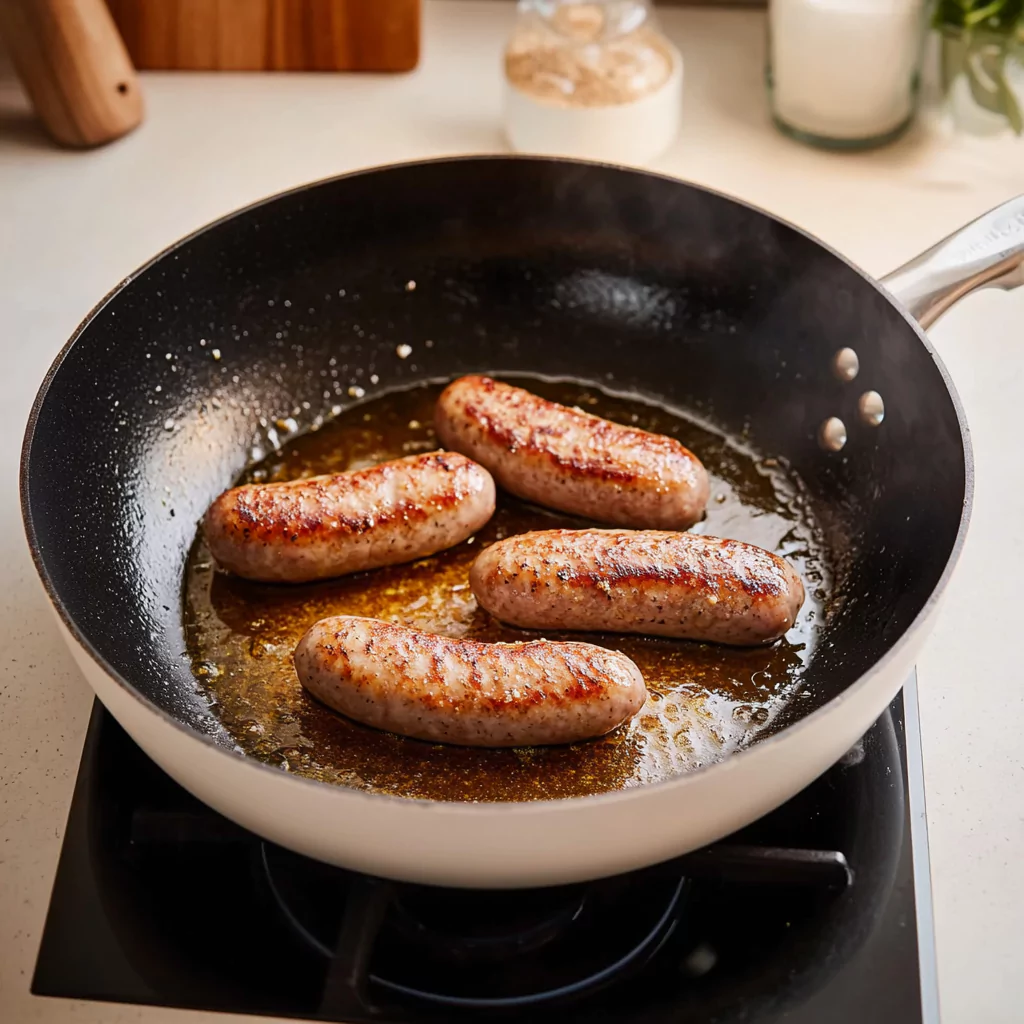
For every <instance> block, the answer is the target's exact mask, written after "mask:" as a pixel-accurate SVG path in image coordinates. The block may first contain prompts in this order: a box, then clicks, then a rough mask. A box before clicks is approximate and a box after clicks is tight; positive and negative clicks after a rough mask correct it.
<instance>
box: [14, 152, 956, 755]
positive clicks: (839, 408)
mask: <svg viewBox="0 0 1024 1024" xmlns="http://www.w3.org/2000/svg"><path fill="white" fill-rule="evenodd" d="M409 282H415V288H414V289H413V288H410V287H409ZM286 297H287V304H286V302H285V299H286ZM428 339H429V340H430V341H432V342H433V344H432V345H431V346H429V347H428V346H427V345H426V341H427V340H428ZM405 346H408V351H407V350H406V348H405ZM847 346H848V347H851V348H853V349H855V351H856V352H857V354H858V356H859V360H860V367H861V370H860V374H859V376H858V377H857V379H856V381H855V382H845V381H841V380H839V379H838V378H837V377H836V376H835V374H834V372H833V369H832V358H833V355H834V353H835V352H836V351H837V350H838V349H840V348H842V347H847ZM481 370H483V371H488V372H493V373H499V374H510V375H516V374H522V373H529V374H540V375H544V376H548V377H559V378H573V379H580V380H584V381H590V382H593V383H594V384H599V385H602V386H604V387H610V388H613V389H614V390H615V391H617V392H620V393H628V394H635V395H637V396H640V397H642V398H645V399H648V400H651V401H655V402H658V403H662V404H665V405H668V406H670V407H673V408H678V409H683V410H687V411H689V412H690V413H691V414H693V415H695V416H697V417H699V418H701V419H702V420H704V421H706V422H707V423H709V424H711V425H713V426H714V427H715V428H716V429H719V430H722V431H724V432H726V433H728V434H730V435H732V436H735V437H742V438H744V439H746V440H747V441H749V443H751V444H753V445H754V446H756V447H757V448H758V449H759V450H760V451H762V452H764V453H770V454H771V455H772V456H773V457H776V458H779V459H782V460H786V461H787V462H788V464H790V465H791V467H792V469H793V471H794V472H795V473H796V474H797V475H798V476H799V478H800V479H801V480H802V481H803V483H804V485H805V486H806V488H807V491H808V493H809V495H810V500H811V502H812V505H813V509H814V513H815V516H816V518H817V520H818V522H819V524H820V525H821V527H822V529H823V531H824V533H825V536H826V540H827V544H828V547H829V550H830V552H831V568H832V571H833V573H834V574H835V590H834V595H833V600H832V602H831V606H830V610H829V620H828V628H827V630H826V632H825V634H824V635H823V636H822V639H821V642H820V643H819V644H818V646H817V648H816V650H815V652H814V655H813V656H812V657H811V659H810V662H809V664H808V665H807V667H806V669H805V672H804V683H805V684H806V689H807V690H808V692H809V693H810V695H811V696H810V698H809V699H806V700H802V701H800V702H798V703H794V705H792V708H791V710H790V712H789V714H788V717H787V716H785V715H784V716H783V717H782V718H780V720H779V722H778V723H777V724H778V726H780V727H783V726H785V724H786V723H787V720H791V718H792V716H793V715H796V714H805V713H807V712H809V711H812V710H814V709H815V708H816V707H819V706H821V704H823V703H824V702H826V701H828V700H830V699H831V698H832V697H834V696H836V695H837V694H838V693H840V692H841V691H842V690H843V689H844V688H845V687H847V686H848V685H849V684H850V683H852V682H853V681H854V680H855V679H857V678H858V676H859V675H860V674H861V673H863V672H864V671H865V670H866V669H868V668H869V667H870V666H871V665H872V664H873V663H874V662H876V661H877V660H878V659H879V658H880V657H882V656H883V655H884V654H885V652H886V651H887V650H888V649H889V648H891V646H892V645H893V644H894V643H895V642H896V640H897V639H898V638H899V637H900V636H901V635H902V634H903V632H904V631H905V630H906V629H907V627H908V626H909V625H910V623H911V622H912V621H913V619H914V618H915V616H916V615H917V614H918V613H919V612H920V611H921V609H922V607H923V606H924V604H925V602H926V601H927V599H928V597H929V595H930V594H931V592H932V590H933V588H934V587H935V585H936V583H937V582H938V580H939V577H940V575H941V574H942V571H943V569H944V568H945V565H946V563H947V561H948V559H949V557H950V555H951V553H952V551H953V548H954V543H955V538H956V535H957V530H958V527H959V523H960V518H961V512H962V508H963V503H964V500H965V489H966V480H965V452H964V446H963V441H962V433H961V424H960V422H959V419H958V415H957V410H956V407H955V404H954V402H953V400H952V398H951V396H950V394H949V391H948V389H947V386H946V383H945V380H944V378H943V374H942V372H941V370H940V368H939V367H938V366H937V365H936V363H935V361H934V359H933V357H932V355H931V353H930V351H929V350H928V348H927V347H926V345H925V344H924V342H923V340H922V337H921V335H920V333H919V332H918V331H917V330H916V328H915V326H914V325H913V324H912V323H911V322H910V321H909V320H908V319H907V318H906V317H905V316H904V315H903V314H902V312H901V311H900V310H899V309H897V308H896V307H894V306H893V305H892V304H891V303H890V302H889V300H888V299H887V298H886V296H885V295H884V294H883V293H882V292H881V291H880V290H879V289H878V287H877V286H876V285H875V284H874V283H873V282H871V281H870V280H868V279H866V278H865V277H864V276H862V275H861V274H860V273H859V272H858V271H857V270H855V269H854V268H852V267H850V266H849V265H848V264H847V263H845V262H844V261H843V260H842V259H841V258H839V257H838V256H836V255H835V254H834V253H832V252H830V251H828V250H827V249H825V248H824V247H822V246H821V245H820V244H818V243H816V242H815V241H813V240H811V239H809V238H807V237H806V236H804V235H802V234H801V233H799V232H798V231H796V230H794V229H793V228H791V227H789V226H786V225H784V224H781V223H779V222H777V221H775V220H774V219H772V218H770V217H768V216H766V215H764V214H762V213H760V212H759V211H756V210H753V209H751V208H749V207H746V206H743V205H741V204H738V203H735V202H733V201H731V200H728V199H726V198H724V197H721V196H718V195H715V194H712V193H709V192H706V191H704V190H702V189H699V188H695V187H692V186H687V185H684V184H681V183H679V182H677V181H673V180H669V179H665V178H658V177H655V176H651V175H646V174H641V173H637V172H629V171H625V170H620V169H615V168H609V167H599V166H592V165H584V164H575V163H569V162H561V161H548V160H531V159H509V158H495V159H468V160H450V161H439V162H434V163H427V164H418V165H404V166H398V167H394V168H386V169H382V170H378V171H373V172H368V173H361V174H355V175H350V176H347V177H343V178H339V179H335V180H332V181H328V182H324V183H321V184H318V185H313V186H309V187H306V188H303V189H299V190H297V191H295V192H292V193H289V194H287V195H285V196H283V197H280V198H278V199H275V200H271V201H269V202H267V203H264V204H262V205H258V206H255V207H252V208H250V209H248V210H245V211H242V212H241V213H239V214H236V215H234V216H232V217H229V218H227V219H225V220H223V221H221V222H219V223H217V224H215V225H213V226H212V227H210V228H208V229H206V230H204V231H202V232H199V233H198V234H196V235H194V236H193V237H191V238H190V239H187V240H185V241H184V242H182V243H181V244H179V245H177V246H176V247H174V248H172V249H170V250H169V251H167V252H166V253H164V254H163V255H162V256H160V257H159V258H158V259H157V260H155V261H154V262H153V263H152V264H150V265H149V266H148V267H147V268H145V269H144V270H142V271H140V272H139V273H138V274H137V275H136V276H135V277H134V278H133V279H132V280H130V281H128V282H127V283H125V284H123V285H122V287H120V288H119V289H118V290H117V291H115V292H114V293H113V294H112V295H111V296H109V297H108V299H107V300H106V301H105V302H104V303H103V304H101V306H100V307H99V308H98V309H97V310H96V311H95V312H94V313H93V315H92V316H91V317H90V319H89V320H88V321H87V322H86V323H85V324H84V325H83V327H82V328H81V329H80V331H79V333H78V335H77V336H76V338H75V339H74V340H73V342H72V343H71V344H70V345H69V346H68V348H67V349H66V350H65V351H64V353H63V354H62V356H61V358H60V359H59V360H58V362H57V364H56V365H55V367H54V369H53V370H52V371H51V374H50V376H49V377H48V379H47V381H46V383H45V384H44V387H43V389H42V391H41V393H40V397H39V400H38V402H37V405H36V408H35V411H34V414H33V419H32V421H31V422H30V425H29V430H28V434H27V437H26V443H25V450H24V463H23V500H24V507H25V515H26V522H27V525H28V530H29V536H30V540H31V541H32V542H33V544H34V550H35V554H36V558H37V561H38V564H39V566H40V568H41V570H42V573H43V577H44V580H45V581H46V583H47V585H48V587H49V589H50V593H51V596H52V597H53V598H54V600H55V602H56V604H57V606H58V610H59V611H60V613H61V614H62V616H63V617H64V619H65V622H66V623H68V624H69V625H70V626H71V628H72V630H73V631H74V632H75V633H76V634H77V636H78V637H79V639H81V640H82V641H83V642H84V643H85V644H86V646H87V647H88V648H90V649H91V650H93V651H94V652H95V654H96V655H97V656H98V657H99V658H100V659H101V660H102V661H103V662H104V663H105V664H106V665H107V666H108V667H109V668H110V669H111V670H112V672H113V673H115V674H116V675H117V676H119V677H120V678H121V679H122V680H124V681H125V682H126V683H127V684H128V685H130V686H133V687H134V688H136V689H137V690H138V691H139V692H141V693H142V694H143V695H144V696H145V697H146V698H148V699H149V700H150V701H152V702H153V703H154V704H155V705H157V706H158V707H159V708H161V709H162V710H163V711H165V712H167V713H168V714H170V715H172V716H174V717H176V718H178V719H180V720H181V721H182V722H185V723H187V724H188V725H190V726H191V727H193V728H194V729H196V730H199V731H200V732H203V733H205V734H208V735H210V736H212V737H214V738H215V739H217V740H218V741H219V742H222V743H224V744H226V745H229V746H230V745H233V744H232V741H231V739H230V737H228V736H227V735H226V734H225V732H224V730H223V729H222V728H221V726H220V725H219V723H218V720H217V718H216V717H215V716H214V715H213V714H212V713H211V711H210V708H209V705H208V703H207V700H206V697H205V695H204V694H203V692H202V690H201V689H200V688H199V686H198V684H197V681H196V679H195V677H194V676H193V674H192V669H191V665H190V661H189V658H188V656H187V652H186V649H185V646H186V645H185V639H184V634H183V623H182V571H183V566H184V563H185V559H186V556H187V553H188V550H189V547H190V545H191V544H192V541H193V538H194V534H195V526H196V522H197V520H198V519H199V517H200V516H201V515H202V513H203V511H204V510H205V508H206V506H207V505H208V503H209V502H210V500H211V499H212V498H213V497H214V496H215V495H216V494H217V493H218V492H219V491H220V490H222V489H223V488H224V487H225V486H227V485H228V484H229V483H230V482H231V481H233V480H234V479H235V478H236V476H237V475H238V473H239V472H240V471H241V470H242V469H243V467H245V466H246V465H247V464H248V463H250V462H251V461H252V460H253V459H257V458H259V457H261V456H262V455H264V454H266V453H267V452H268V451H270V450H271V449H272V448H273V446H274V444H275V443H279V442H280V440H281V439H282V438H283V437H284V436H286V435H287V434H289V433H291V432H293V431H295V430H299V431H301V430H302V429H305V428H308V427H309V426H311V425H313V424H314V423H316V422H318V421H320V420H322V419H323V418H324V417H330V416H331V415H332V409H334V410H337V409H338V408H342V409H344V408H345V407H347V406H348V405H350V404H351V403H353V402H355V401H358V400H360V398H359V397H358V396H360V395H361V394H362V392H363V391H365V392H368V393H375V392H378V391H385V390H387V389H389V388H395V387H399V386H404V385H408V384H411V383H414V382H416V381H420V380H425V379H444V378H450V377H453V376H456V375H459V374H461V373H465V372H476V371H481ZM869 389H871V390H875V391H877V392H879V393H880V394H881V395H882V396H883V398H884V401H885V410H886V415H885V419H884V422H883V423H882V425H881V426H878V427H872V426H869V425H867V424H865V423H863V422H862V421H861V420H860V418H859V417H858V414H857V400H858V397H859V396H860V394H861V393H862V392H864V391H867V390H869ZM363 400H365V396H363ZM830 416H839V417H841V418H842V419H843V421H844V422H845V423H846V425H847V428H848V432H849V441H848V443H847V445H846V447H845V448H844V449H843V450H842V451H841V452H838V453H837V452H828V451H825V450H823V449H822V447H821V446H820V445H819V443H818V439H817V435H818V430H819V427H820V425H821V423H822V422H823V421H824V420H825V419H826V418H827V417H830Z"/></svg>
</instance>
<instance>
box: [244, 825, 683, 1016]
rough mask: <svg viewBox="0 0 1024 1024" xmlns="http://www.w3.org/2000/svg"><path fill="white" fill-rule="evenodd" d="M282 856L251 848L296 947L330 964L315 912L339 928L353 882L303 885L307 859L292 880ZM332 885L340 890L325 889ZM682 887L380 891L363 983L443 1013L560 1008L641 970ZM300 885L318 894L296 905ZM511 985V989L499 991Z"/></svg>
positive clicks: (632, 882) (677, 907) (669, 924)
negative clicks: (381, 906)
mask: <svg viewBox="0 0 1024 1024" xmlns="http://www.w3.org/2000/svg"><path fill="white" fill-rule="evenodd" d="M293 856H294V855H292V854H289V853H287V851H283V850H280V849H279V848H276V847H273V846H269V845H268V844H266V843H262V844H261V845H260V857H259V867H260V868H261V873H262V875H263V878H264V881H265V883H266V885H267V887H268V889H269V892H270V895H271V897H272V898H273V901H274V903H275V904H276V906H277V907H278V909H279V910H280V912H281V913H282V915H283V916H284V918H285V920H286V921H287V922H288V924H289V925H290V926H291V928H292V930H293V931H294V932H295V934H296V935H297V936H299V938H300V939H301V940H302V943H303V944H304V945H305V946H306V947H307V948H309V949H311V950H313V951H315V952H316V953H317V954H318V955H319V957H321V958H323V959H324V960H325V961H328V962H331V961H333V959H334V957H335V950H334V948H333V947H332V945H331V943H330V941H328V938H327V933H328V931H329V930H330V927H329V925H328V919H329V918H330V916H331V915H330V914H327V915H324V914H322V911H323V908H324V906H325V905H329V904H330V903H331V901H332V900H335V901H336V906H337V910H336V913H335V915H334V916H335V917H336V920H335V921H334V925H335V926H336V927H338V928H339V929H340V928H341V927H342V926H341V921H342V918H343V917H344V915H345V905H346V904H345V899H344V890H345V889H346V887H348V886H350V885H352V884H359V882H358V876H352V875H350V874H349V873H347V872H344V871H340V870H337V869H331V868H327V867H324V866H319V868H318V869H317V876H316V877H315V878H309V877H308V874H307V872H308V870H309V865H310V863H311V862H309V861H306V860H305V859H300V860H301V863H298V862H297V863H296V865H295V866H297V867H298V868H299V873H294V872H293V871H292V867H293V865H292V863H291V860H292V858H293ZM303 869H305V870H303ZM332 873H333V874H332ZM332 877H333V878H334V880H335V882H336V883H337V886H336V888H337V889H340V890H342V892H337V891H335V892H332V891H331V885H330V878H332ZM354 879H355V881H354ZM688 885H689V883H688V881H687V880H686V879H685V878H683V877H680V876H679V875H671V874H666V873H665V872H658V871H649V872H641V873H638V874H636V875H633V876H629V881H628V882H626V883H624V881H623V880H622V879H609V880H606V881H600V882H595V883H591V884H589V885H575V886H562V887H558V888H554V889H532V890H522V891H519V892H500V891H472V890H467V891H465V892H464V893H460V894H459V896H458V898H457V900H458V901H457V902H454V903H453V902H452V901H453V899H454V897H453V893H452V891H451V890H441V889H433V888H432V887H429V886H417V885H397V884H396V885H390V884H388V883H380V886H381V892H382V893H383V896H382V898H383V899H384V900H385V901H386V904H387V905H386V909H385V910H384V912H383V913H382V914H381V920H382V923H381V924H380V925H374V926H373V927H374V928H375V929H377V930H376V931H375V932H374V934H373V935H371V936H370V945H371V948H372V955H371V956H370V958H369V967H368V969H367V971H366V977H365V980H366V981H368V982H369V984H370V986H371V987H372V988H376V989H377V990H379V991H382V992H388V993H390V994H392V995H395V996H400V997H403V998H404V999H412V1000H416V1001H418V1002H424V1003H430V1004H433V1005H436V1006H448V1007H453V1008H454V1007H462V1008H466V1009H491V1010H494V1009H523V1008H526V1007H530V1006H539V1005H542V1004H548V1003H553V1002H560V1001H567V1000H571V999H574V998H577V997H580V996H583V995H586V994H590V993H592V992H594V991H595V990H597V989H599V988H602V987H603V986H605V985H606V984H609V983H610V982H612V981H613V980H616V979H618V978H620V977H622V976H624V975H626V974H628V973H631V972H632V970H635V969H639V968H641V967H642V966H643V965H644V964H646V963H648V962H649V961H650V960H651V958H652V957H653V956H654V955H655V954H656V953H657V952H658V950H659V949H660V948H661V946H662V945H663V944H664V943H665V942H666V941H667V940H668V938H669V937H670V936H671V935H672V934H673V932H674V931H675V929H676V927H677V925H678V924H679V919H680V916H681V913H682V909H683V905H684V904H685V898H684V897H685V894H686V892H687V890H688ZM289 889H290V890H291V893H290V895H291V898H289V892H288V890H289ZM307 889H308V892H312V891H315V892H317V893H319V894H321V896H322V898H320V899H312V900H311V899H308V898H306V897H307V895H308V893H307ZM339 896H340V897H341V898H340V899H339ZM410 972H411V973H410ZM512 977H514V978H515V979H516V980H515V982H514V985H515V988H514V990H506V991H501V989H502V988H503V987H504V988H506V989H507V988H508V984H509V979H510V978H512ZM446 983H447V984H446ZM467 985H468V986H469V987H470V989H471V988H472V987H473V986H476V987H477V990H476V991H471V990H467ZM460 987H461V991H460Z"/></svg>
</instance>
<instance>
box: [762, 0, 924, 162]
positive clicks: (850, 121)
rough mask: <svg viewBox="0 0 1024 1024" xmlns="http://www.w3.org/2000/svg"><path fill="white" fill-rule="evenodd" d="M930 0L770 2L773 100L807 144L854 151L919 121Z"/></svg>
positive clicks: (784, 123) (779, 119)
mask: <svg viewBox="0 0 1024 1024" xmlns="http://www.w3.org/2000/svg"><path fill="white" fill-rule="evenodd" d="M927 8H928V4H926V2H925V0H771V4H770V8H769V12H768V18H769V22H768V23H769V66H768V80H769V83H770V100H771V104H772V114H773V116H774V118H775V121H776V123H777V124H778V125H779V127H780V128H782V129H783V130H784V131H786V132H788V133H789V134H791V135H795V136H796V137H798V138H800V139H802V140H803V141H807V142H812V143H817V144H820V145H826V146H828V145H831V146H837V147H848V148H856V147H863V146H870V145H877V144H879V143H882V142H886V141H888V140H889V139H892V138H895V137H896V136H897V135H898V134H899V133H900V132H901V131H902V130H903V129H904V128H905V127H906V126H907V125H908V124H909V123H910V120H911V118H912V117H913V114H914V110H915V106H916V102H917V78H918V67H919V64H920V59H921V50H922V45H923V40H924V33H925V28H926V19H927Z"/></svg>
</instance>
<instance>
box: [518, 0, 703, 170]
mask: <svg viewBox="0 0 1024 1024" xmlns="http://www.w3.org/2000/svg"><path fill="white" fill-rule="evenodd" d="M682 86H683V61H682V57H681V56H680V54H679V51H678V50H677V49H676V47H675V46H673V45H672V43H670V42H669V41H668V39H666V38H665V36H664V35H663V34H662V33H661V31H660V30H659V28H658V26H657V24H656V22H655V20H654V17H653V14H652V12H651V9H650V6H649V5H648V3H647V2H646V0H520V3H519V16H518V19H517V23H516V28H515V31H514V32H513V34H512V38H511V39H510V40H509V44H508V48H507V49H506V51H505V130H506V134H507V135H508V139H509V142H510V143H511V144H512V146H513V147H514V148H515V149H517V150H520V151H522V152H528V153H537V154H546V155H556V156H573V157H580V158H585V159H592V160H603V161H607V162H611V163H626V164H643V163H647V162H648V161H650V160H652V159H654V158H655V157H656V156H658V155H659V154H660V153H662V152H663V151H664V150H665V149H667V148H668V147H669V146H670V145H671V143H672V142H673V140H674V139H675V137H676V135H677V134H678V131H679V122H680V116H681V111H682V91H683V89H682Z"/></svg>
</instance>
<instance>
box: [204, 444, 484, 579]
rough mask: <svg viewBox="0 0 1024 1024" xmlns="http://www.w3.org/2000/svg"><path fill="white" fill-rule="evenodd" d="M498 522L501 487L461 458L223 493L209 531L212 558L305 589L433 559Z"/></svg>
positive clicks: (423, 458)
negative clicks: (305, 585)
mask: <svg viewBox="0 0 1024 1024" xmlns="http://www.w3.org/2000/svg"><path fill="white" fill-rule="evenodd" d="M493 512H494V481H493V480H492V479H491V476H490V474H489V473H488V472H487V470H485V469H484V468H483V467H482V466H479V465H477V464H476V463H475V462H473V461H471V460H470V459H467V458H466V457H465V456H463V455H459V454H457V453H455V452H432V453H429V454H425V455H411V456H409V457H408V458H404V459H395V460H394V461H392V462H384V463H381V464H380V465H377V466H371V467H370V468H368V469H360V470H355V471H353V472H349V473H338V474H335V475H332V476H315V477H309V478H307V479H304V480H291V481H288V482H287V483H275V484H249V485H246V486H244V487H234V488H232V489H231V490H229V491H225V493H224V494H222V495H221V496H220V497H219V498H218V499H217V500H216V501H215V502H214V503H213V504H212V505H211V506H210V509H209V510H208V511H207V513H206V517H205V519H204V522H203V531H204V533H205V536H206V543H207V545H208V546H209V548H210V551H211V552H212V554H213V556H214V558H216V560H217V561H218V562H219V563H220V564H221V565H222V566H223V567H224V568H226V569H229V570H231V572H234V573H236V574H237V575H239V576H244V577H246V578H248V579H253V580H264V581H267V582H288V583H300V582H304V581H308V580H317V579H328V578H330V577H332V576H341V575H343V574H345V573H350V572H359V571H361V570H364V569H376V568H379V567H380V566H383V565H394V564H396V563H398V562H408V561H412V560H414V559H416V558H423V557H425V556H427V555H432V554H434V553H436V552H438V551H443V550H444V549H445V548H450V547H452V546H454V545H455V544H458V543H460V542H461V541H464V540H465V539H466V538H467V537H469V536H470V535H471V534H473V533H475V532H476V531H477V530H478V529H479V528H480V527H481V526H483V525H484V523H486V522H487V520H488V519H490V517H491V515H492V514H493Z"/></svg>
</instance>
